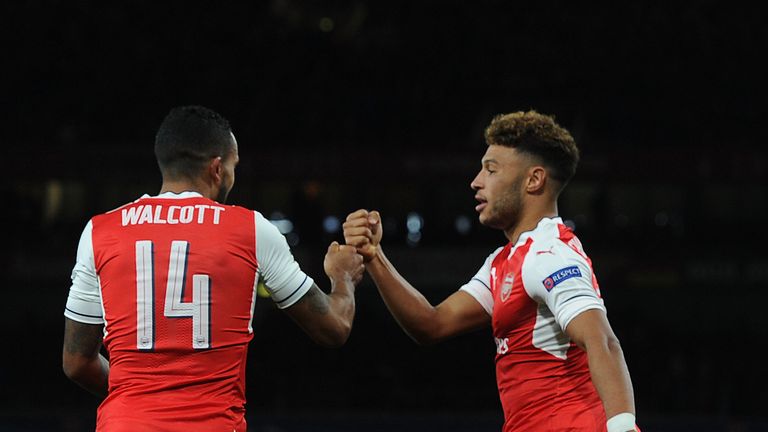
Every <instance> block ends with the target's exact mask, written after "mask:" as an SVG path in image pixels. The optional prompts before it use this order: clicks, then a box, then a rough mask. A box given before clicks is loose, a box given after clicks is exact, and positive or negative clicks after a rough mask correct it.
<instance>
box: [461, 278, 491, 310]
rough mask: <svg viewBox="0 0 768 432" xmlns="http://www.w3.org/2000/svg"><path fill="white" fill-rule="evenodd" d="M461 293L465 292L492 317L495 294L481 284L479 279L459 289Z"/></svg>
mask: <svg viewBox="0 0 768 432" xmlns="http://www.w3.org/2000/svg"><path fill="white" fill-rule="evenodd" d="M459 291H464V292H465V293H467V294H469V295H471V296H472V298H474V299H475V300H476V301H477V302H478V303H480V306H482V307H483V309H485V312H486V313H487V314H488V315H489V316H490V315H493V294H492V293H491V289H490V288H488V286H487V285H485V284H484V283H482V282H480V281H479V280H478V279H472V280H471V281H469V282H468V283H467V284H465V285H464V286H462V287H461V288H459Z"/></svg>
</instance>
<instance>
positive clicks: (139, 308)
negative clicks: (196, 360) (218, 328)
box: [136, 240, 211, 351]
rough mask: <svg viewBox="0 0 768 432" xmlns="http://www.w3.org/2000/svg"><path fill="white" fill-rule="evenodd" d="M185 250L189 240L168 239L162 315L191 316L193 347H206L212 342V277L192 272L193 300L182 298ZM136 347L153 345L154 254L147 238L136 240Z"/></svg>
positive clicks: (185, 263) (185, 266) (187, 251)
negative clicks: (169, 249) (168, 252)
mask: <svg viewBox="0 0 768 432" xmlns="http://www.w3.org/2000/svg"><path fill="white" fill-rule="evenodd" d="M188 254H189V242H188V241H183V240H174V241H173V242H171V256H170V259H169V261H168V263H169V264H168V285H167V286H166V288H165V310H164V315H165V316H166V317H168V318H192V348H194V349H207V348H210V346H211V345H210V340H211V321H210V319H211V291H210V289H211V279H210V277H209V276H208V275H206V274H193V275H192V301H191V302H185V301H184V283H185V279H186V275H187V256H188ZM136 348H138V349H139V350H140V351H150V350H153V349H154V348H155V254H154V244H153V243H152V241H150V240H139V241H137V242H136Z"/></svg>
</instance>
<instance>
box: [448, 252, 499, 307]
mask: <svg viewBox="0 0 768 432" xmlns="http://www.w3.org/2000/svg"><path fill="white" fill-rule="evenodd" d="M502 249H504V248H503V247H500V248H498V249H496V250H495V251H493V253H492V254H490V255H488V258H486V259H485V262H484V263H483V266H482V267H480V270H478V271H477V273H475V275H474V276H473V277H472V279H470V280H469V282H467V283H465V284H464V285H462V286H461V288H459V291H464V292H466V293H467V294H469V295H471V296H472V297H474V299H475V300H477V302H478V303H480V306H482V307H483V309H485V311H486V312H488V315H492V314H493V292H491V264H492V263H493V259H494V258H496V255H498V253H499V252H500V251H501V250H502Z"/></svg>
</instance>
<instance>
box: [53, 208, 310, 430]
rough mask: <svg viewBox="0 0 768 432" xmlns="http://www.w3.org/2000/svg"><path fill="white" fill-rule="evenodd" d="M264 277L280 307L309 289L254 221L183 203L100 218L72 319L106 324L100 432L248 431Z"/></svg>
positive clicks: (241, 211) (85, 247) (280, 241)
mask: <svg viewBox="0 0 768 432" xmlns="http://www.w3.org/2000/svg"><path fill="white" fill-rule="evenodd" d="M261 233H264V239H261V238H260V237H261V235H260V234H261ZM88 237H90V242H89V241H88ZM275 239H277V240H275ZM262 241H264V242H265V243H271V244H268V245H261V244H260V243H261V242H262ZM257 243H259V249H262V250H261V253H259V251H257ZM262 256H264V257H269V258H268V259H270V261H272V262H273V264H272V265H271V267H269V266H267V263H266V258H265V262H264V263H262V262H261V259H260V258H261V257H262ZM260 276H261V277H264V278H265V280H266V282H267V285H268V286H269V287H270V289H271V292H272V297H273V300H274V301H275V302H276V303H277V304H278V306H280V307H287V306H290V305H291V304H293V303H294V302H295V301H296V300H298V299H299V298H300V297H301V296H302V295H303V294H304V293H305V292H306V291H307V290H308V289H309V287H311V285H312V283H313V281H312V280H311V279H310V278H308V277H307V276H306V275H305V274H303V273H302V272H301V270H299V269H298V265H297V264H296V263H295V261H294V260H293V258H292V256H291V255H290V252H289V251H288V247H287V244H285V240H284V238H283V237H282V236H281V235H280V234H279V233H277V230H276V228H275V227H274V226H272V225H271V224H269V223H268V222H267V221H266V220H265V219H264V218H263V217H262V216H261V215H260V214H259V213H257V212H254V211H252V210H248V209H245V208H242V207H236V206H228V205H221V204H219V203H216V202H214V201H211V200H209V199H206V198H203V197H201V196H199V195H198V194H194V193H184V194H181V195H175V194H163V195H161V196H159V197H144V198H142V199H139V200H137V201H135V202H134V203H131V204H128V205H126V206H123V207H121V208H119V209H117V210H114V211H112V212H109V213H105V214H102V215H99V216H96V217H94V218H93V219H92V220H91V222H90V223H89V224H88V227H86V231H85V232H84V235H83V238H81V243H80V247H79V250H78V262H77V264H76V266H75V270H74V271H73V286H72V288H71V289H70V298H69V300H68V302H67V310H66V311H65V315H66V316H67V317H68V318H70V319H75V320H77V321H80V322H86V323H92V324H98V323H99V322H103V323H104V346H105V347H106V349H107V351H108V353H109V363H110V374H109V393H108V396H107V398H106V399H105V400H104V402H103V403H102V404H101V406H100V407H99V411H98V420H97V430H109V431H110V432H113V431H132V432H136V431H143V430H146V431H150V430H151V431H190V430H211V431H214V430H215V431H233V430H236V431H238V432H240V431H245V430H246V425H245V419H244V413H245V359H246V354H247V344H248V342H249V341H250V340H251V338H252V329H251V322H252V318H253V306H254V302H255V299H256V294H255V289H256V286H257V282H258V278H259V277H260ZM94 280H95V284H94ZM94 288H96V291H95V292H94Z"/></svg>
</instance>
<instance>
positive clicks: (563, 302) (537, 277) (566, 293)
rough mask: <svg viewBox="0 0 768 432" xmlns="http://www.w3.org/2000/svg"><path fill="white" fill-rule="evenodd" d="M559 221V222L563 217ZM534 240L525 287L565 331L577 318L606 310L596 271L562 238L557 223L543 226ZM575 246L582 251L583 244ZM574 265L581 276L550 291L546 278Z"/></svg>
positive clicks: (525, 264)
mask: <svg viewBox="0 0 768 432" xmlns="http://www.w3.org/2000/svg"><path fill="white" fill-rule="evenodd" d="M545 220H546V219H545ZM550 220H552V221H553V222H554V221H555V220H554V219H550ZM556 221H557V222H559V218H557V220H556ZM539 234H541V235H539ZM533 241H534V242H533V244H532V245H531V249H530V250H529V251H528V254H527V255H526V256H525V259H524V261H523V267H522V276H523V285H524V286H525V290H526V292H528V295H529V296H530V297H531V298H532V299H534V300H536V301H537V302H539V303H545V304H546V305H547V307H548V309H549V310H550V311H552V314H553V316H554V318H555V320H556V321H557V324H558V325H559V326H560V328H561V329H565V328H566V327H568V324H569V323H570V322H571V320H572V319H573V318H575V317H576V315H578V314H580V313H582V312H584V311H586V310H588V309H600V310H603V311H604V310H605V306H603V299H601V298H600V297H598V293H597V291H595V289H594V288H593V287H592V268H591V266H590V264H589V262H588V261H587V260H586V258H584V255H583V251H581V254H580V253H579V252H576V251H575V250H573V249H572V248H571V247H570V246H569V245H567V244H566V243H564V242H563V241H562V240H560V239H559V238H558V227H557V224H556V223H548V224H544V225H543V226H542V224H540V225H539V229H537V230H536V231H535V232H534V234H533ZM577 245H578V242H577ZM573 246H575V247H579V248H580V245H578V246H576V245H573ZM574 266H575V267H576V268H577V269H578V270H579V273H580V276H574V277H570V278H568V279H565V280H563V281H561V282H559V283H557V285H556V286H555V287H554V288H552V289H551V290H547V288H546V286H545V284H544V280H545V279H547V278H548V277H549V276H551V275H553V274H555V273H557V272H558V271H561V270H563V269H569V268H573V267H574Z"/></svg>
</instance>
